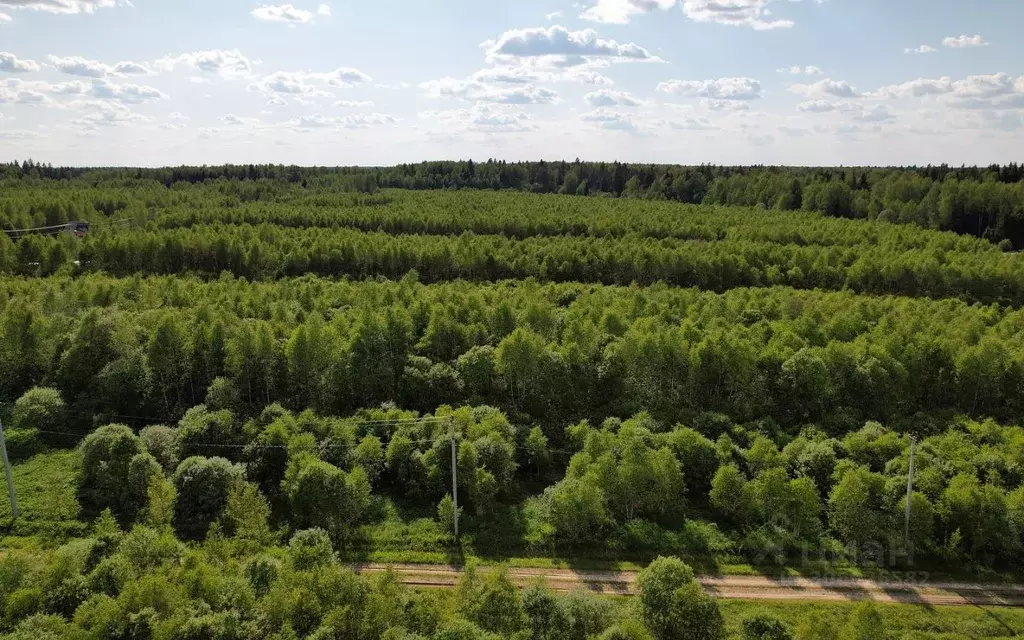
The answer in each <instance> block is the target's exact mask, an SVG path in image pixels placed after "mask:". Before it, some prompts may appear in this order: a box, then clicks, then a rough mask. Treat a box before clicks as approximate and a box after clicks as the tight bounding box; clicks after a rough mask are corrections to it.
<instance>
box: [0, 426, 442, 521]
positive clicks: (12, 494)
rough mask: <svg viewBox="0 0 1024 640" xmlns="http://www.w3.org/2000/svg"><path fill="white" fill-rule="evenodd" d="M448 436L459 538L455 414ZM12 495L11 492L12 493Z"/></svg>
mask: <svg viewBox="0 0 1024 640" xmlns="http://www.w3.org/2000/svg"><path fill="white" fill-rule="evenodd" d="M448 438H449V439H450V440H451V443H452V503H453V504H454V506H455V509H454V515H455V539H456V540H458V539H459V478H458V473H457V471H456V467H457V466H458V456H457V455H456V447H455V416H452V417H451V418H449V420H448ZM12 495H13V494H12Z"/></svg>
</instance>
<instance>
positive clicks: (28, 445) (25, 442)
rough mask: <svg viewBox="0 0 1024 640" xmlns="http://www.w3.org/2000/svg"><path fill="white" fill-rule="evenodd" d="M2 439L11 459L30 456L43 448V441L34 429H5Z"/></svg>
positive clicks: (21, 458) (22, 458)
mask: <svg viewBox="0 0 1024 640" xmlns="http://www.w3.org/2000/svg"><path fill="white" fill-rule="evenodd" d="M4 441H5V443H6V444H7V455H8V456H9V457H10V459H11V460H24V459H25V458H31V457H32V456H34V455H36V454H37V453H39V452H40V451H41V450H42V448H43V441H42V440H41V439H40V437H39V431H38V430H36V429H5V430H4Z"/></svg>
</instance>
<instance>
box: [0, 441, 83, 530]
mask: <svg viewBox="0 0 1024 640" xmlns="http://www.w3.org/2000/svg"><path fill="white" fill-rule="evenodd" d="M78 464H79V455H78V452H77V451H68V450H59V451H53V452H48V453H41V454H39V455H36V456H34V457H32V458H30V459H28V460H24V461H20V462H15V463H14V464H13V476H14V487H15V490H16V491H17V498H18V508H19V510H20V511H21V517H20V518H18V519H17V520H14V519H13V518H12V517H11V505H10V502H9V501H8V499H7V496H6V495H4V498H3V499H2V500H0V533H2V535H3V536H4V537H3V538H2V539H0V545H2V546H3V547H17V546H23V545H25V544H26V543H29V542H30V541H28V540H25V539H23V538H22V537H23V536H32V535H39V536H41V537H42V538H43V539H44V541H45V539H46V538H51V539H52V540H53V541H59V540H61V539H64V538H68V537H73V536H78V535H82V534H84V533H85V532H86V531H87V530H88V525H86V524H85V523H82V522H79V521H78V519H77V518H78V512H79V506H78V501H77V500H76V499H75V470H76V467H77V465H78ZM5 488H6V487H5Z"/></svg>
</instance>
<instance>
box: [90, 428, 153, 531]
mask: <svg viewBox="0 0 1024 640" xmlns="http://www.w3.org/2000/svg"><path fill="white" fill-rule="evenodd" d="M141 453H145V451H144V448H143V446H142V441H141V440H139V438H138V437H137V436H136V435H135V433H134V432H132V430H131V429H129V428H128V427H126V426H124V425H121V424H110V425H107V426H105V427H100V428H99V429H97V430H96V431H93V432H92V433H91V434H89V436H88V437H86V439H85V441H84V442H83V443H82V470H81V473H80V475H79V478H78V500H79V502H80V503H81V504H82V512H83V515H85V516H86V517H87V518H95V517H96V516H98V515H99V514H100V512H102V511H103V510H104V509H110V510H111V511H112V512H113V514H114V516H115V517H116V518H117V519H118V521H119V522H121V523H122V524H129V523H131V522H134V521H135V519H136V517H137V516H138V512H139V509H140V507H141V506H142V505H144V504H145V501H146V487H145V486H142V487H138V486H135V485H134V484H133V483H132V482H130V478H129V476H130V470H131V467H132V464H133V462H135V464H136V470H138V465H140V464H141V463H139V462H137V461H135V460H134V459H135V456H137V455H139V454H141Z"/></svg>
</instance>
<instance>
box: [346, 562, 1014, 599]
mask: <svg viewBox="0 0 1024 640" xmlns="http://www.w3.org/2000/svg"><path fill="white" fill-rule="evenodd" d="M355 568H356V570H357V571H359V572H360V573H365V574H373V573H383V572H385V571H387V570H389V569H390V570H391V571H393V572H394V573H395V574H396V575H397V576H398V579H399V581H400V582H402V583H403V584H407V585H409V586H413V587H417V588H424V589H429V588H445V589H446V588H452V587H454V586H455V585H456V584H458V581H459V578H460V576H461V575H462V570H461V569H459V568H458V567H452V566H445V565H415V564H394V565H386V564H362V565H356V567H355ZM482 570H483V571H486V569H482ZM508 572H509V577H510V578H511V579H512V581H513V582H514V583H515V584H516V585H518V586H520V587H525V586H528V585H531V584H534V583H536V582H538V581H540V582H543V583H545V584H546V585H547V586H548V587H549V588H550V589H552V590H554V591H562V592H565V591H572V590H574V589H584V590H587V591H591V592H594V593H601V594H606V595H621V596H631V595H635V594H636V591H637V585H636V579H637V573H636V572H634V571H618V572H615V571H575V570H572V569H523V568H511V569H509V570H508ZM700 581H701V584H703V585H704V588H705V589H706V590H707V592H708V593H709V594H711V595H712V596H714V597H716V598H723V599H731V600H799V601H811V602H814V601H821V602H843V601H860V600H871V601H874V602H888V603H901V604H924V605H945V606H997V607H1024V585H1016V584H995V583H970V582H896V581H878V580H865V579H853V578H823V579H814V578H768V577H763V576H720V577H702V578H701V579H700Z"/></svg>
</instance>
